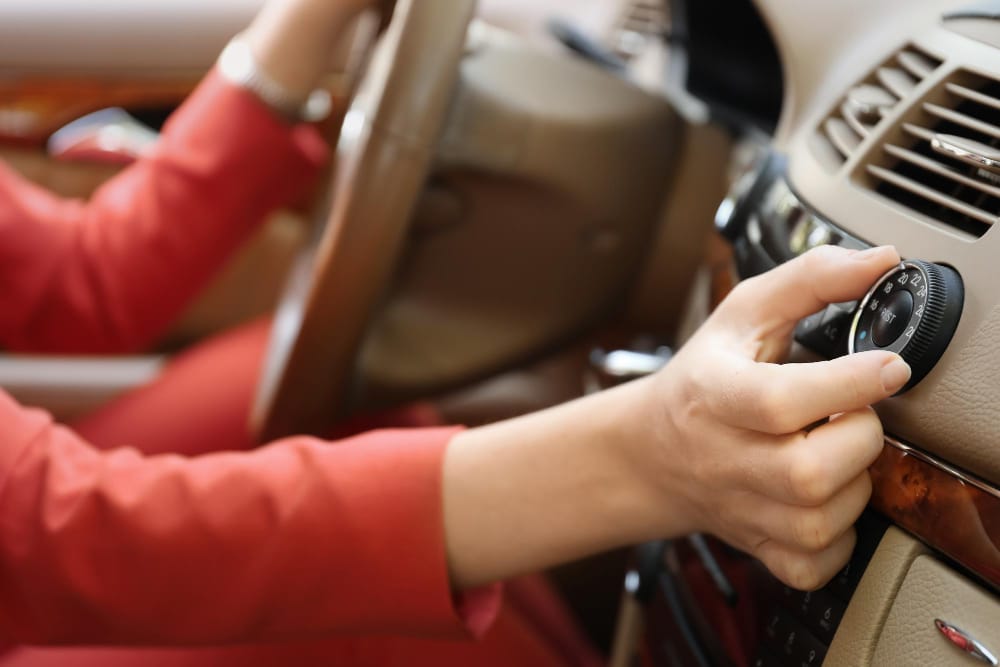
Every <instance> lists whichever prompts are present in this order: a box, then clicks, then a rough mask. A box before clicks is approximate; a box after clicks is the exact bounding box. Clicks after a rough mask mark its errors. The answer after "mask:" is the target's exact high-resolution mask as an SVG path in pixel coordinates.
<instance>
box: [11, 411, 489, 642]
mask: <svg viewBox="0 0 1000 667" xmlns="http://www.w3.org/2000/svg"><path fill="white" fill-rule="evenodd" d="M0 423H3V424H5V427H4V432H3V436H2V438H3V439H2V444H0V639H4V640H7V641H16V642H22V643H46V644H49V643H63V644H80V643H87V644H94V643H104V644H123V643H144V644H156V645H177V644H220V643H228V642H240V641H256V642H260V641H269V640H281V639H292V638H309V637H319V636H327V635H330V634H334V633H339V632H348V631H349V632H352V633H371V632H379V633H381V632H393V633H409V632H416V633H421V634H428V633H430V634H439V635H440V634H445V635H447V634H452V635H455V634H460V633H462V632H463V631H466V630H471V631H472V632H473V633H474V634H475V633H477V632H478V631H481V630H483V629H484V628H485V627H486V625H487V624H488V623H489V622H490V620H491V618H492V616H493V615H494V614H495V612H496V608H497V606H498V604H499V599H498V594H497V593H496V591H495V590H492V589H487V590H484V591H479V592H478V593H473V594H471V596H469V597H467V598H466V599H464V600H459V601H456V600H453V599H452V596H451V594H450V593H449V590H450V589H449V582H448V575H447V572H446V565H445V564H446V558H445V551H444V537H443V518H442V508H441V502H442V501H441V469H442V465H441V463H442V456H443V452H444V449H445V446H446V443H447V441H448V440H449V439H450V438H451V436H452V434H453V433H454V430H453V429H423V430H421V429H417V430H407V431H382V432H374V433H370V434H367V435H363V436H359V437H356V438H353V439H351V440H348V441H345V442H343V443H341V444H336V445H331V444H329V443H324V442H321V441H317V440H313V439H310V438H305V437H301V438H294V439H289V440H285V441H281V442H278V443H275V444H272V445H270V446H268V447H265V448H262V449H259V450H256V451H253V452H249V453H246V452H241V453H220V454H214V455H208V456H204V457H199V458H194V459H185V458H182V457H178V456H157V457H149V458H144V457H143V456H141V455H140V454H139V453H138V452H136V451H135V450H130V449H122V450H117V451H110V452H99V451H97V450H95V449H93V448H91V447H89V446H87V445H86V444H85V443H83V442H81V441H80V440H79V439H78V438H77V437H76V436H75V435H74V434H73V433H72V432H70V431H69V430H67V429H65V428H62V427H60V426H56V425H53V424H52V423H51V421H50V419H49V418H48V417H47V415H45V414H44V413H41V412H38V411H30V410H25V409H23V408H21V407H19V406H18V405H17V404H16V403H14V402H13V401H12V400H10V398H9V397H7V396H6V395H5V394H3V393H2V392H0ZM456 609H457V610H458V611H456Z"/></svg>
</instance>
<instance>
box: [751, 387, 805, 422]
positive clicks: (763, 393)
mask: <svg viewBox="0 0 1000 667" xmlns="http://www.w3.org/2000/svg"><path fill="white" fill-rule="evenodd" d="M793 405H794V400H793V397H792V396H790V393H789V391H788V390H787V388H786V387H785V386H784V385H781V384H777V383H774V384H769V385H766V386H764V387H763V388H762V389H761V390H760V393H759V394H757V397H756V407H757V416H758V418H759V420H760V423H761V426H763V427H764V428H765V429H767V430H768V431H769V432H771V433H789V432H791V431H794V430H795V429H796V425H795V424H794V423H792V414H791V408H792V406H793Z"/></svg>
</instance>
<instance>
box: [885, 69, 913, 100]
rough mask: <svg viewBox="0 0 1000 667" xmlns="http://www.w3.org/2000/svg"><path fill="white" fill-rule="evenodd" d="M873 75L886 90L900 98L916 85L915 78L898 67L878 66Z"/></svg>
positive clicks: (910, 91) (911, 90)
mask: <svg viewBox="0 0 1000 667" xmlns="http://www.w3.org/2000/svg"><path fill="white" fill-rule="evenodd" d="M875 76H876V78H877V79H878V82H879V83H881V84H882V85H883V86H885V88H886V90H888V91H889V92H891V93H892V94H893V95H895V96H896V97H898V98H900V99H902V98H904V97H906V96H907V95H909V94H910V93H912V92H913V89H914V88H916V87H917V80H916V79H914V78H913V77H912V76H910V75H909V74H907V73H906V72H905V71H904V70H901V69H899V68H898V67H879V68H878V71H877V72H876V73H875Z"/></svg>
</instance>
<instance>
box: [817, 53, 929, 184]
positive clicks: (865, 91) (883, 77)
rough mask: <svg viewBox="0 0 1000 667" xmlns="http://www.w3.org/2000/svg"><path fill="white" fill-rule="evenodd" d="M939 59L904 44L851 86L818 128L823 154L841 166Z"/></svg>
mask: <svg viewBox="0 0 1000 667" xmlns="http://www.w3.org/2000/svg"><path fill="white" fill-rule="evenodd" d="M940 64H941V61H940V60H938V59H937V58H934V57H933V56H931V55H929V54H927V53H924V52H923V51H921V50H919V49H917V48H916V47H912V46H911V47H907V48H905V49H903V50H902V51H900V52H899V53H897V54H896V55H895V56H893V57H892V58H891V59H889V60H888V61H886V62H885V63H883V64H882V65H881V66H880V67H879V68H877V69H876V70H875V71H874V72H872V74H871V75H870V76H869V77H868V78H867V79H865V80H864V81H862V82H860V83H858V84H857V85H856V86H854V87H853V88H851V90H849V91H848V92H847V94H846V95H845V96H844V98H843V99H842V100H841V101H840V105H839V106H838V107H837V109H835V110H834V112H833V113H831V114H830V115H829V116H828V117H827V118H826V120H825V121H824V122H823V125H822V126H821V127H820V131H819V143H820V145H821V147H822V148H823V149H825V150H822V153H823V156H824V157H827V158H828V161H829V162H830V164H831V165H832V166H833V167H837V166H840V165H842V164H843V163H844V162H845V161H846V160H847V158H849V157H850V156H851V154H852V153H853V152H854V150H855V149H856V148H857V147H858V146H859V145H860V144H861V142H862V141H864V139H865V137H867V136H868V135H869V134H870V133H871V132H872V130H874V129H875V127H876V126H877V125H878V124H879V122H880V121H881V120H882V118H884V117H885V116H887V115H888V114H889V112H891V111H892V110H893V109H894V108H895V107H896V105H897V104H899V102H900V101H901V100H903V99H904V98H906V97H907V96H908V95H909V94H910V93H911V92H912V91H913V90H914V89H915V88H916V87H917V86H918V85H919V84H920V82H921V81H923V80H924V79H925V78H927V77H928V76H930V74H931V73H932V72H933V71H934V70H935V69H937V67H938V66H939V65H940Z"/></svg>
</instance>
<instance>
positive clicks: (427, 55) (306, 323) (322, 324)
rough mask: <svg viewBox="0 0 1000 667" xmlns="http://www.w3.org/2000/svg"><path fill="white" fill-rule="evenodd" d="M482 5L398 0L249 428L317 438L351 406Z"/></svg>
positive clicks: (356, 103) (295, 280)
mask: <svg viewBox="0 0 1000 667" xmlns="http://www.w3.org/2000/svg"><path fill="white" fill-rule="evenodd" d="M475 4H476V3H475V0H398V2H397V3H396V7H395V11H394V12H393V15H392V19H391V21H390V22H389V24H388V27H387V28H386V31H385V33H384V34H383V36H382V38H381V40H380V42H379V44H378V46H377V47H376V49H375V50H374V52H373V54H372V58H371V61H370V63H369V65H368V68H367V71H366V72H365V75H364V78H363V79H362V82H361V84H360V86H359V88H358V92H357V94H356V95H355V96H354V99H353V100H352V103H351V106H350V109H349V110H348V112H347V114H346V115H345V118H344V123H343V126H342V128H341V133H340V139H339V141H338V143H337V149H336V163H335V168H334V169H333V173H332V177H331V180H330V182H329V185H328V186H327V188H326V190H325V192H324V194H323V197H322V201H323V202H324V203H323V204H322V205H321V208H322V210H323V211H325V217H326V222H325V224H322V225H320V226H319V227H318V233H317V234H316V235H315V237H314V238H313V239H312V240H311V241H310V242H309V243H307V244H306V247H305V248H304V249H303V250H302V252H301V253H300V255H299V257H298V259H297V261H296V263H295V266H294V267H293V269H292V272H291V275H290V276H289V281H288V285H287V287H286V289H285V292H284V295H283V296H282V299H281V301H280V303H279V306H278V309H277V311H276V313H275V317H274V324H273V325H272V329H271V337H270V341H269V343H268V348H267V352H266V354H265V358H264V364H263V367H262V370H261V376H260V379H259V381H258V385H257V393H256V396H255V399H254V404H253V407H252V410H251V415H250V428H251V431H252V433H253V434H254V435H255V437H256V438H257V439H258V441H261V442H264V441H268V440H272V439H274V438H278V437H282V436H286V435H291V434H293V433H320V432H322V431H323V429H325V428H328V427H329V426H330V425H331V424H332V422H333V420H334V419H335V418H336V417H337V416H339V414H340V413H341V412H342V410H343V408H344V406H345V405H346V404H347V402H348V400H349V398H350V390H351V385H352V380H353V377H354V371H355V367H356V359H357V353H358V350H359V348H360V346H361V342H362V340H363V337H364V334H365V330H366V328H367V325H368V322H369V319H370V317H371V315H372V312H373V310H374V307H375V305H376V304H377V302H378V299H379V297H380V296H381V295H382V293H383V291H384V289H385V287H386V285H387V284H388V282H389V279H390V277H391V275H392V269H393V266H394V264H395V262H396V259H397V258H398V255H399V253H400V250H401V248H402V245H403V241H404V240H405V236H406V230H407V226H408V223H409V219H410V216H411V213H412V211H413V208H414V205H415V203H416V200H417V197H418V196H419V193H420V191H421V189H422V187H423V185H424V182H425V180H426V178H427V174H428V170H429V168H430V164H431V161H432V158H433V152H434V146H435V144H436V142H437V138H438V136H439V134H440V132H441V129H442V127H443V125H444V120H445V117H446V115H447V111H448V105H449V102H450V97H451V92H452V90H453V89H454V86H455V83H456V81H457V79H458V64H459V61H460V60H461V57H462V54H463V52H464V49H465V35H466V32H467V29H468V25H469V22H470V21H471V19H472V15H473V12H474V9H475Z"/></svg>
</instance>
